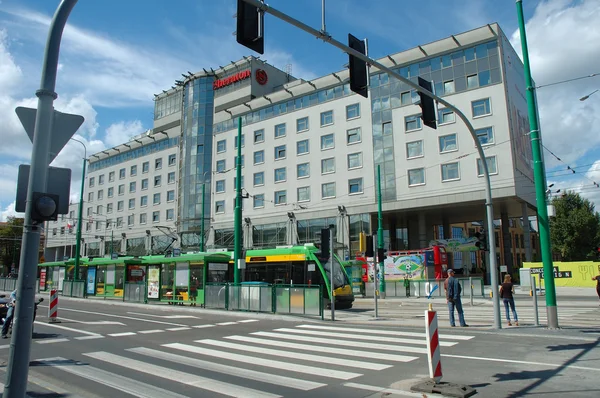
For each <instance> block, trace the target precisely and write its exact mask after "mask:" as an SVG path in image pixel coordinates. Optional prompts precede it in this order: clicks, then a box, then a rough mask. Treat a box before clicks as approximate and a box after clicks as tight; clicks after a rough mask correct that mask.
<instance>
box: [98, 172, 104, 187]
mask: <svg viewBox="0 0 600 398" xmlns="http://www.w3.org/2000/svg"><path fill="white" fill-rule="evenodd" d="M103 184H104V174H102V175H99V176H98V185H103Z"/></svg>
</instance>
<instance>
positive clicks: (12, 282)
mask: <svg viewBox="0 0 600 398" xmlns="http://www.w3.org/2000/svg"><path fill="white" fill-rule="evenodd" d="M16 288H17V280H16V279H14V278H0V291H4V292H12V291H13V290H15V289H16Z"/></svg>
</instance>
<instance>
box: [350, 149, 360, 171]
mask: <svg viewBox="0 0 600 398" xmlns="http://www.w3.org/2000/svg"><path fill="white" fill-rule="evenodd" d="M358 167H362V152H358V153H350V154H348V169H356V168H358Z"/></svg>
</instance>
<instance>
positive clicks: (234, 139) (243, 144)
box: [233, 134, 245, 149]
mask: <svg viewBox="0 0 600 398" xmlns="http://www.w3.org/2000/svg"><path fill="white" fill-rule="evenodd" d="M237 145H238V144H237V135H236V136H235V137H233V149H237ZM244 146H245V140H244V134H242V148H243V147H244Z"/></svg>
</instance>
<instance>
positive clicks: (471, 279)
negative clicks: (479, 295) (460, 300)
mask: <svg viewBox="0 0 600 398" xmlns="http://www.w3.org/2000/svg"><path fill="white" fill-rule="evenodd" d="M469 285H470V286H471V293H470V294H469V295H470V296H471V307H472V306H473V278H472V277H469Z"/></svg>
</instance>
